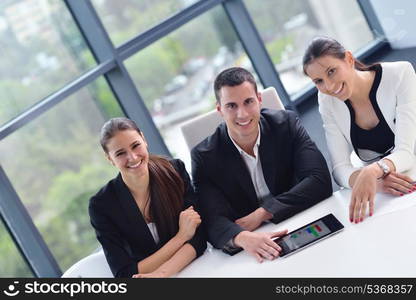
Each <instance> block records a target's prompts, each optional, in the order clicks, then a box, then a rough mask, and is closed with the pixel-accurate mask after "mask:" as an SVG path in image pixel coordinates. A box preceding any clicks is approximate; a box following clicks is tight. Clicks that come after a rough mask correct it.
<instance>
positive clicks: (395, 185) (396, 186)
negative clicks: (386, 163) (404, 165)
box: [377, 172, 416, 196]
mask: <svg viewBox="0 0 416 300" xmlns="http://www.w3.org/2000/svg"><path fill="white" fill-rule="evenodd" d="M377 190H378V191H379V192H383V193H387V194H391V195H394V196H403V195H404V194H409V193H412V192H413V191H415V190H416V186H415V185H414V184H413V179H412V178H410V177H409V176H407V175H404V174H401V173H397V172H391V173H390V174H389V175H387V176H386V177H385V178H383V179H382V180H379V182H378V184H377Z"/></svg>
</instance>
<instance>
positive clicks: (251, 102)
mask: <svg viewBox="0 0 416 300" xmlns="http://www.w3.org/2000/svg"><path fill="white" fill-rule="evenodd" d="M260 109H261V96H260V94H259V93H256V92H255V89H254V86H253V84H251V83H250V82H248V81H244V82H243V83H242V84H240V85H237V86H223V87H222V88H221V90H220V103H218V104H217V110H218V112H219V113H220V114H221V116H222V117H223V118H224V121H225V123H226V124H227V128H228V132H229V133H230V135H231V137H232V138H233V140H234V141H235V142H236V143H237V144H239V145H240V146H241V145H244V144H248V143H252V142H255V140H256V138H257V134H258V126H259V120H260Z"/></svg>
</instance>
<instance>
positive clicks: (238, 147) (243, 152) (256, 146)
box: [227, 123, 261, 157]
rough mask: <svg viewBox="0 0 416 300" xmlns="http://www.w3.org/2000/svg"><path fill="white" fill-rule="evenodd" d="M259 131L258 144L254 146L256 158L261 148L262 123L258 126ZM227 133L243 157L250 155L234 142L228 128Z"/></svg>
mask: <svg viewBox="0 0 416 300" xmlns="http://www.w3.org/2000/svg"><path fill="white" fill-rule="evenodd" d="M258 130H259V133H258V134H257V140H256V142H255V144H254V147H253V152H254V155H255V156H256V157H257V153H258V149H259V147H260V135H261V130H260V123H259V125H258ZM227 133H228V136H229V137H230V140H231V141H232V142H233V144H234V146H235V147H236V148H237V150H238V152H239V153H240V154H241V155H243V154H245V155H249V154H248V153H247V152H245V151H244V150H243V149H241V147H240V146H238V144H237V143H236V142H235V141H234V140H233V138H232V137H231V134H230V132H229V131H228V128H227ZM250 156H251V155H250Z"/></svg>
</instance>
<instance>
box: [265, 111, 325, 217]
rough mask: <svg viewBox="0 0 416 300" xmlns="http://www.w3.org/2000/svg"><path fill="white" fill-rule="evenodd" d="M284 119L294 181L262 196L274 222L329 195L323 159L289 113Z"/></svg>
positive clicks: (293, 116) (295, 118)
mask: <svg viewBox="0 0 416 300" xmlns="http://www.w3.org/2000/svg"><path fill="white" fill-rule="evenodd" d="M288 121H289V130H290V136H291V138H290V140H291V142H292V150H293V158H292V166H293V170H294V175H295V181H296V184H295V185H294V186H293V187H292V188H291V189H290V190H288V191H287V192H285V193H282V194H280V195H277V196H275V197H270V198H268V199H266V200H265V201H264V203H263V205H262V207H263V208H264V209H266V210H267V211H269V212H270V213H272V214H273V215H274V219H273V221H274V222H276V223H277V222H280V221H282V220H284V219H286V218H289V217H290V216H292V215H294V214H296V213H298V212H300V211H302V210H304V209H306V208H308V207H310V206H312V205H314V204H316V203H318V202H319V201H322V200H324V199H326V198H328V197H330V196H331V195H332V182H331V176H330V174H329V170H328V166H327V164H326V161H325V158H324V157H323V155H322V153H321V152H320V151H319V150H318V148H317V147H316V145H315V143H314V142H313V141H312V140H311V139H310V137H309V135H308V133H307V132H306V130H305V128H304V127H303V126H302V125H301V124H300V122H299V119H298V118H297V117H296V116H295V115H294V114H289V120H288Z"/></svg>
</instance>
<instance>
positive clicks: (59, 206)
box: [0, 78, 123, 270]
mask: <svg viewBox="0 0 416 300" xmlns="http://www.w3.org/2000/svg"><path fill="white" fill-rule="evenodd" d="M122 115H123V114H122V112H121V110H120V108H119V106H118V104H117V102H116V100H115V99H114V97H113V95H112V93H111V91H110V89H109V87H108V86H107V85H106V82H105V81H104V79H103V78H100V79H99V80H97V81H95V82H93V83H92V84H90V85H89V86H88V87H86V88H84V89H82V90H80V91H79V92H78V93H76V94H75V95H73V96H71V97H70V98H68V99H66V100H65V101H63V102H61V103H59V104H58V105H57V106H55V107H54V108H52V109H51V110H49V111H47V112H46V113H45V114H44V115H42V116H40V117H39V118H37V119H35V120H33V121H32V122H31V123H29V124H28V125H26V126H25V127H23V128H21V129H19V130H18V131H17V132H15V133H13V134H11V135H10V136H8V137H6V138H5V139H4V140H2V141H0V164H2V166H3V168H4V170H5V172H6V174H7V175H8V177H9V178H10V181H11V182H12V184H13V186H14V188H15V189H16V191H17V193H18V195H19V197H20V198H21V199H22V202H23V204H24V205H25V207H26V208H27V210H28V212H29V214H30V215H31V217H32V218H33V221H34V223H35V225H36V226H37V228H38V229H39V231H40V233H41V234H42V236H43V238H44V239H45V241H46V243H47V245H48V246H49V248H50V250H51V251H52V253H53V255H54V256H55V258H56V260H57V261H58V263H59V265H60V267H61V268H62V270H66V269H67V268H68V267H69V266H71V265H72V264H73V263H75V262H76V261H77V260H79V259H80V258H82V257H84V256H86V255H88V254H90V253H91V252H92V251H93V250H94V249H96V248H97V247H98V242H97V240H96V238H95V234H94V232H93V229H92V227H91V225H90V221H89V216H88V200H89V198H90V197H91V196H92V195H93V194H94V193H96V192H97V190H98V189H99V188H100V187H102V186H103V185H104V184H105V183H106V182H107V181H108V180H109V179H110V178H112V177H114V176H115V174H116V171H115V170H114V168H113V167H112V166H111V165H110V164H109V163H108V162H107V160H106V159H105V157H104V155H103V151H102V150H101V147H100V145H99V131H100V128H101V126H102V125H103V124H104V122H105V121H106V120H107V119H108V118H110V117H114V116H122Z"/></svg>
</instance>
